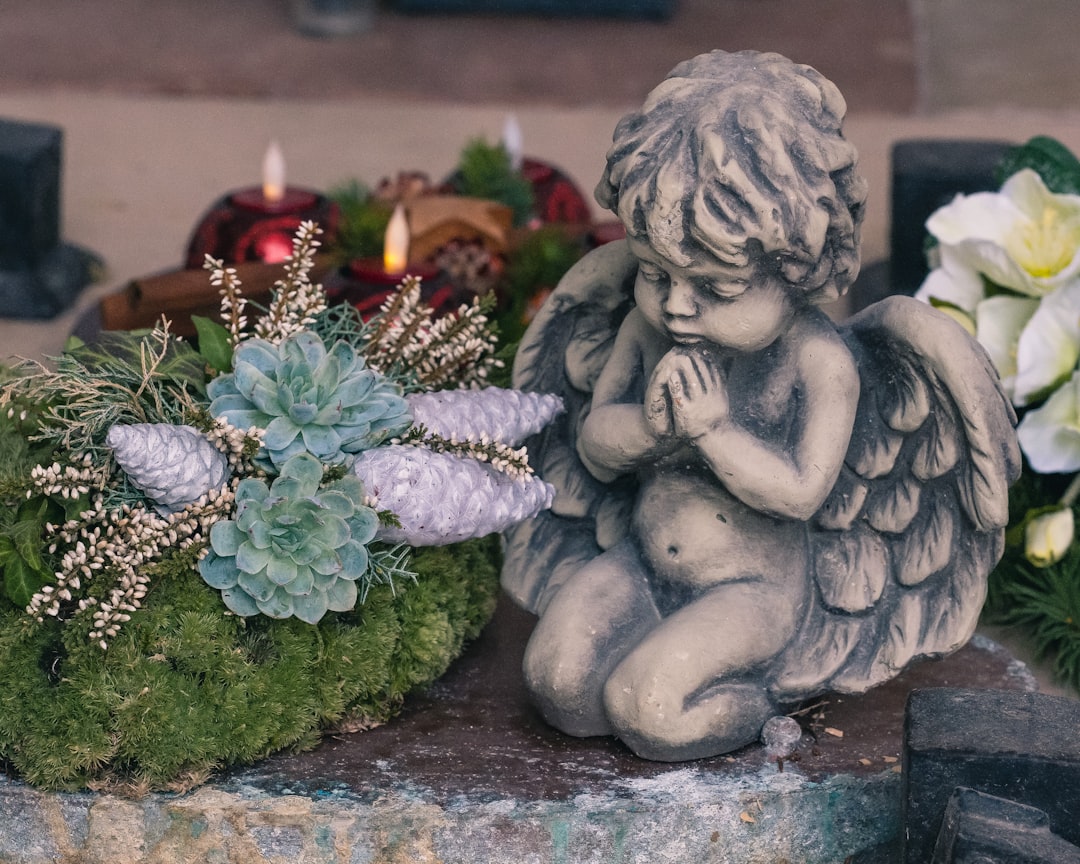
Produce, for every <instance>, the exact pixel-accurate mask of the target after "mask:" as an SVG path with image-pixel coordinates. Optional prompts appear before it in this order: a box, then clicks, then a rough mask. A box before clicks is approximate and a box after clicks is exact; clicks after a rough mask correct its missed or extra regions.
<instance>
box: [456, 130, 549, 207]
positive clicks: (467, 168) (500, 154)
mask: <svg viewBox="0 0 1080 864" xmlns="http://www.w3.org/2000/svg"><path fill="white" fill-rule="evenodd" d="M451 184H452V185H453V187H454V188H455V189H456V190H457V192H458V193H459V194H461V195H464V196H466V197H468V198H485V199H487V200H489V201H498V202H499V203H500V204H504V205H506V206H507V207H509V208H510V209H511V210H512V211H513V213H514V224H515V225H517V226H521V225H524V224H525V223H526V222H527V221H528V220H529V217H530V216H531V215H532V211H533V206H534V204H535V201H534V197H533V190H532V184H531V183H529V181H528V180H527V179H525V177H523V176H522V175H521V172H519V171H515V170H514V169H513V168H512V167H511V165H510V154H508V153H507V152H506V148H505V147H503V146H502V144H495V145H491V144H488V143H487V142H486V141H484V140H483V139H479V138H478V139H475V140H473V141H470V142H469V143H468V144H467V145H466V146H465V149H464V150H462V151H461V159H460V161H459V162H458V166H457V170H456V171H455V172H454V175H453V177H452V178H451Z"/></svg>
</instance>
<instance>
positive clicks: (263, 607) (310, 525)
mask: <svg viewBox="0 0 1080 864" xmlns="http://www.w3.org/2000/svg"><path fill="white" fill-rule="evenodd" d="M322 476H323V466H322V464H321V463H320V462H319V460H317V459H316V458H315V457H314V456H311V455H310V454H308V453H301V454H298V455H296V456H293V457H292V458H291V459H289V460H288V461H287V462H286V463H285V464H284V465H283V466H282V467H281V473H280V474H279V475H278V476H277V478H275V479H274V481H273V482H272V483H271V484H270V485H269V486H267V485H266V483H265V482H264V481H262V480H259V479H256V478H247V479H245V480H242V481H240V484H239V486H238V487H237V491H236V517H235V519H223V520H220V521H218V522H215V523H214V526H213V527H212V528H211V529H210V550H209V552H208V553H207V555H206V557H205V558H203V559H202V561H200V562H199V572H200V573H201V574H202V577H203V579H204V580H205V581H206V583H207V584H208V585H210V586H211V587H213V588H217V589H219V590H220V591H221V594H222V597H223V598H224V600H225V605H226V606H228V607H229V609H231V610H232V611H233V612H235V613H236V614H237V615H244V616H249V615H258V614H260V613H261V614H263V615H268V616H270V617H271V618H288V617H290V616H293V615H295V616H296V617H297V618H299V619H301V620H303V621H307V622H308V623H310V624H314V623H316V622H318V621H319V620H320V619H321V618H322V617H323V615H325V614H326V612H327V611H333V612H347V611H348V610H350V609H352V608H353V606H355V605H356V598H357V587H356V580H357V579H360V578H361V577H363V575H364V573H365V572H366V570H367V568H368V560H369V557H368V550H367V544H368V543H369V542H370V541H371V539H372V538H373V537H374V536H375V531H376V529H377V528H378V526H379V517H378V515H377V514H376V512H375V511H374V510H373V509H371V508H370V507H367V506H365V505H364V503H363V502H364V487H363V485H362V484H361V482H360V481H359V480H358V479H357V478H356V477H354V476H352V475H347V476H345V477H343V478H341V479H340V480H339V481H337V482H336V483H333V484H331V485H329V486H327V487H325V488H321V489H320V484H321V481H322Z"/></svg>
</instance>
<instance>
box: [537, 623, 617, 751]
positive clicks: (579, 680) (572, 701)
mask: <svg viewBox="0 0 1080 864" xmlns="http://www.w3.org/2000/svg"><path fill="white" fill-rule="evenodd" d="M522 665H523V669H524V672H525V685H526V686H527V687H528V689H529V692H530V693H531V695H532V698H533V701H534V703H535V704H536V707H537V708H538V709H539V710H540V713H541V714H542V715H543V716H544V719H545V720H547V722H548V723H550V724H551V725H552V726H555V727H556V728H558V729H561V730H562V731H563V732H566V733H568V734H570V735H577V736H581V737H585V736H589V735H607V734H610V732H611V728H610V726H609V725H608V722H607V719H606V717H605V715H604V709H603V703H602V701H601V681H600V679H599V677H598V676H597V674H596V672H595V670H594V669H592V668H591V664H590V663H588V662H587V658H585V657H583V656H582V653H581V652H580V651H575V650H574V649H573V646H572V645H569V644H568V643H566V642H547V643H545V644H542V645H538V644H536V643H535V641H530V643H529V646H528V648H527V649H526V651H525V659H524V663H523V664H522Z"/></svg>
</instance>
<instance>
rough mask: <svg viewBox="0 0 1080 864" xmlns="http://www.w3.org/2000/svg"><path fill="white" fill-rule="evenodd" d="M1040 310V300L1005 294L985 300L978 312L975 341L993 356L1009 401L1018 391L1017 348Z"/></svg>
mask: <svg viewBox="0 0 1080 864" xmlns="http://www.w3.org/2000/svg"><path fill="white" fill-rule="evenodd" d="M1038 308H1039V301H1038V300H1035V299H1032V298H1029V297H1009V296H1007V295H1003V294H1002V295H998V296H997V297H990V298H988V299H986V300H983V301H982V302H981V303H980V304H979V305H978V306H977V307H976V309H975V338H976V339H978V340H979V344H980V345H982V346H983V347H984V348H985V349H986V353H987V354H989V355H990V359H991V360H992V361H993V363H994V368H996V369H997V371H998V375H1000V376H1001V383H1002V386H1003V387H1004V389H1005V393H1006V395H1008V396H1009V398H1010V399H1012V398H1013V391H1014V388H1015V379H1016V352H1017V347H1016V346H1017V343H1018V342H1019V340H1020V335H1021V332H1022V331H1023V329H1024V326H1025V325H1026V324H1027V323H1028V321H1030V320H1031V318H1032V316H1033V315H1034V314H1035V312H1036V310H1037V309H1038Z"/></svg>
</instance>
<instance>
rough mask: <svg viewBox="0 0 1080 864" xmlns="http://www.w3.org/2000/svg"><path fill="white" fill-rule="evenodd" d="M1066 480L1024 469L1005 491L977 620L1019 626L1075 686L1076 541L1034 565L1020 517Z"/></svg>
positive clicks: (1079, 610)
mask: <svg viewBox="0 0 1080 864" xmlns="http://www.w3.org/2000/svg"><path fill="white" fill-rule="evenodd" d="M1067 480H1068V478H1063V477H1061V476H1060V475H1054V474H1037V473H1035V472H1034V471H1032V470H1030V469H1029V468H1027V467H1025V469H1024V472H1023V474H1021V476H1020V479H1019V480H1018V481H1017V482H1016V484H1015V485H1014V486H1013V487H1012V489H1010V490H1009V514H1010V519H1009V524H1010V526H1012V527H1010V529H1009V532H1008V534H1007V535H1006V547H1005V554H1004V555H1003V556H1002V559H1001V561H1000V563H999V564H998V565H997V567H995V568H994V570H993V571H992V572H991V573H990V577H989V583H988V593H987V598H986V605H985V606H984V607H983V613H982V620H983V621H985V622H987V623H989V624H1004V625H1008V626H1014V627H1017V628H1019V629H1020V630H1022V631H1023V632H1024V633H1026V634H1027V636H1028V637H1029V638H1030V639H1031V644H1032V647H1033V648H1034V650H1035V653H1036V656H1037V657H1038V658H1039V659H1040V660H1046V661H1048V662H1049V664H1050V668H1051V670H1052V671H1053V674H1054V675H1055V676H1056V677H1057V678H1058V679H1059V680H1061V681H1062V682H1064V683H1067V684H1070V685H1071V686H1073V687H1075V688H1078V689H1080V544H1077V543H1073V544H1072V546H1071V547H1070V549H1069V552H1068V554H1067V555H1066V556H1065V558H1064V559H1062V560H1061V561H1059V562H1058V563H1057V564H1051V565H1050V566H1049V567H1035V566H1034V565H1032V564H1031V563H1030V562H1029V561H1028V560H1027V558H1026V557H1025V556H1024V532H1023V525H1024V518H1025V515H1026V514H1027V513H1028V512H1029V511H1030V510H1037V509H1038V508H1039V507H1040V506H1041V505H1044V504H1045V503H1046V502H1047V501H1056V500H1057V499H1058V498H1059V497H1060V496H1061V493H1062V491H1063V490H1064V488H1065V486H1066V485H1067Z"/></svg>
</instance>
